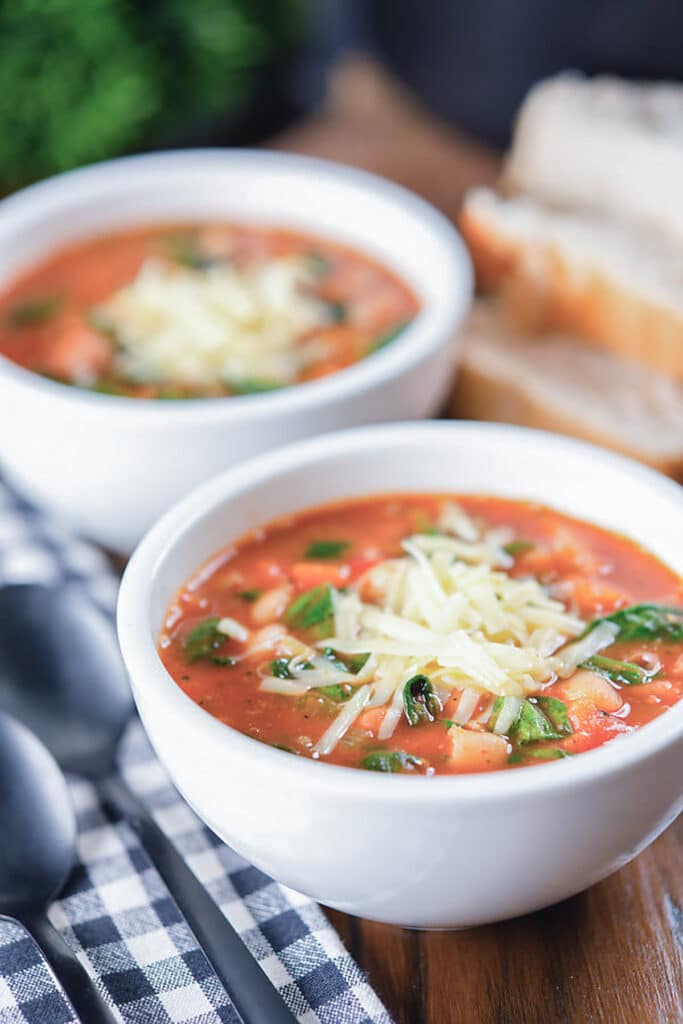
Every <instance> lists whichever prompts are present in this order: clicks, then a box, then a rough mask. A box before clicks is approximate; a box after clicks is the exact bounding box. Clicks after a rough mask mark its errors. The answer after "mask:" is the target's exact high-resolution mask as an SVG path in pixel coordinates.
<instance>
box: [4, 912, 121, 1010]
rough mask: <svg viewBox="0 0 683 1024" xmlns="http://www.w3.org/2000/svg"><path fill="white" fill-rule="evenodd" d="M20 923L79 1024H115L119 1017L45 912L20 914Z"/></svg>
mask: <svg viewBox="0 0 683 1024" xmlns="http://www.w3.org/2000/svg"><path fill="white" fill-rule="evenodd" d="M21 923H22V924H23V926H24V928H25V929H26V930H27V931H28V932H29V934H30V935H31V936H32V937H33V938H34V939H35V941H36V942H37V944H38V946H39V947H40V950H41V952H42V954H43V956H44V957H45V959H46V960H47V962H48V964H49V965H50V967H51V968H52V971H53V973H54V975H55V977H56V978H57V980H58V981H59V983H60V985H61V986H62V988H63V989H64V991H65V992H66V994H67V996H68V997H69V999H70V1001H71V1005H72V1006H73V1008H74V1010H75V1011H76V1014H77V1016H78V1018H79V1020H80V1021H81V1024H117V1022H118V1018H117V1017H115V1016H114V1014H113V1012H112V1010H111V1009H110V1008H109V1005H108V1004H107V1002H106V1001H105V999H104V996H102V995H100V993H99V992H98V990H97V988H96V987H95V982H94V981H93V979H92V978H91V977H90V975H89V974H88V972H87V971H86V969H85V967H84V966H83V965H82V963H81V962H80V960H79V959H78V957H77V956H76V954H75V953H74V951H73V949H72V948H71V946H70V945H69V944H68V943H67V942H65V941H64V939H63V938H62V936H61V935H60V934H59V932H58V931H57V929H56V928H55V927H54V925H52V924H50V921H49V920H48V918H47V915H46V914H36V915H23V916H22V917H21Z"/></svg>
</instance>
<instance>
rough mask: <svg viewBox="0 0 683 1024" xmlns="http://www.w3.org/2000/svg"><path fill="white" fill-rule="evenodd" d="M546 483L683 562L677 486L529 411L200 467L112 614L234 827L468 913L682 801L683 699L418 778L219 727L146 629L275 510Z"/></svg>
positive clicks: (176, 752)
mask: <svg viewBox="0 0 683 1024" xmlns="http://www.w3.org/2000/svg"><path fill="white" fill-rule="evenodd" d="M406 490H414V491H455V492H457V491H465V492H470V493H477V492H479V493H494V494H498V495H509V496H513V497H518V498H526V499H528V500H532V501H534V500H535V501H543V502H548V501H549V496H552V498H551V500H550V502H549V503H550V504H552V505H554V506H555V507H557V508H559V509H561V510H563V511H566V512H568V513H569V514H572V515H576V516H579V517H582V518H585V519H589V520H591V521H593V522H597V523H600V524H601V525H604V526H607V527H609V528H611V529H616V530H619V531H622V532H624V533H627V534H628V535H630V536H631V537H633V538H634V539H636V540H638V541H640V542H641V543H643V544H644V545H645V546H647V547H648V548H649V549H650V550H651V551H653V552H654V553H655V554H658V555H659V556H660V557H662V558H663V559H665V560H666V561H667V562H668V563H669V564H670V565H671V566H672V567H673V568H674V569H676V571H678V572H683V551H681V547H680V543H679V537H680V527H681V519H682V516H681V513H682V511H683V492H681V491H680V489H679V488H677V487H676V485H674V484H672V483H671V482H669V481H666V480H664V478H662V477H659V476H658V475H657V474H654V473H652V472H651V471H648V470H644V469H642V468H641V467H638V466H636V465H634V464H633V463H630V462H629V461H628V460H625V459H622V458H620V457H618V456H614V455H611V454H608V453H606V452H601V451H599V450H598V449H594V448H591V447H590V446H588V445H583V444H579V443H577V442H570V441H567V440H565V439H561V438H555V437H551V436H549V435H544V434H540V433H537V432H533V431H523V430H517V429H514V428H505V427H499V426H493V425H491V426H489V425H480V424H477V425H474V424H455V423H443V424H412V425H401V426H394V427H384V428H376V429H367V430H357V431H351V432H348V431H347V432H345V433H344V434H340V435H336V436H332V437H329V438H322V439H320V441H316V442H310V443H308V444H304V445H298V446H294V447H292V448H288V449H285V450H282V451H280V452H275V453H273V454H271V455H270V456H266V457H264V458H261V459H258V460H254V461H253V462H252V463H250V464H248V465H246V466H244V467H241V468H238V469H237V470H235V471H234V472H232V473H229V474H225V475H223V476H222V477H220V478H218V479H217V480H215V481H213V482H211V483H210V484H208V485H205V486H204V487H203V488H201V489H200V490H199V491H198V492H197V493H196V494H195V495H193V496H191V497H190V498H189V499H188V500H187V501H186V502H184V503H183V504H182V505H181V506H180V507H179V508H178V509H176V510H174V511H173V512H172V513H171V514H170V515H169V516H167V517H165V519H164V520H163V521H162V522H161V523H160V524H158V525H157V527H155V528H154V530H153V531H152V532H151V533H150V535H149V536H148V538H147V539H146V540H145V541H144V542H143V544H142V545H141V547H140V549H139V550H138V552H137V553H136V554H135V556H134V557H133V560H132V562H131V564H130V566H129V569H128V570H127V573H126V575H125V577H124V582H123V585H122V591H121V598H120V606H119V632H120V639H121V645H122V650H123V654H124V658H125V660H126V663H127V666H128V669H129V673H130V675H131V680H132V684H133V690H134V693H135V699H136V702H137V705H138V708H139V711H140V714H141V717H142V720H143V722H144V724H145V728H146V730H147V732H148V734H149V736H150V738H151V740H152V743H153V744H154V746H155V748H156V750H157V752H158V754H159V756H160V757H161V759H162V760H163V761H164V763H165V764H166V765H167V767H168V769H169V771H170V773H171V775H172V777H173V779H174V781H175V783H176V785H177V786H178V788H179V789H180V790H181V792H182V793H183V794H184V796H185V797H186V799H187V800H188V802H189V803H190V804H191V805H192V806H193V807H194V808H195V809H196V810H197V812H198V813H199V815H200V816H201V817H202V818H204V820H205V821H206V822H207V823H208V824H209V826H210V827H211V828H212V829H213V830H214V831H215V832H216V833H217V834H218V835H220V836H221V837H222V838H223V839H225V840H226V841H227V842H229V843H230V844H231V845H232V846H233V847H234V848H235V849H236V850H237V851H238V852H240V853H241V854H243V855H244V856H245V857H247V858H248V859H249V860H251V861H252V862H253V863H255V864H256V865H257V866H258V867H260V868H261V869H262V870H264V871H266V872H268V873H269V874H272V875H273V876H274V877H276V878H277V879H279V880H280V881H283V882H285V883H286V884H288V885H290V886H292V887H293V888H295V889H299V890H301V891H303V892H306V893H308V894H310V895H311V896H313V897H315V898H316V899H318V900H320V901H321V902H323V903H326V904H329V905H331V906H335V907H338V908H340V909H342V910H345V911H347V912H349V913H355V914H360V915H363V916H366V917H371V918H376V919H378V920H382V921H387V922H391V923H396V924H402V925H406V926H414V927H464V926H469V925H474V924H481V923H485V922H488V921H494V920H500V919H503V918H505V917H510V916H513V915H517V914H521V913H526V912H529V911H531V910H534V909H537V908H539V907H542V906H546V905H548V904H550V903H553V902H556V901H557V900H560V899H563V898H565V897H567V896H570V895H572V894H574V893H576V892H578V891H580V890H582V889H584V888H586V887H587V886H589V885H591V884H592V883H594V882H595V881H597V880H599V879H600V878H602V877H604V876H605V875H607V874H609V873H610V872H612V871H614V870H615V869H616V868H618V867H620V866H621V865H623V864H625V863H626V862H627V861H628V860H630V859H631V858H632V857H633V856H635V855H636V854H637V853H638V852H639V851H640V850H641V849H642V848H643V847H644V846H646V845H647V844H648V843H649V842H651V841H652V839H653V838H654V837H655V836H656V835H657V834H659V833H660V832H661V831H662V830H663V829H664V828H665V827H666V826H667V825H668V824H669V823H670V822H671V821H672V820H673V819H674V818H675V816H676V815H677V814H678V813H679V812H680V810H681V807H682V805H683V795H682V787H681V766H682V762H683V706H678V707H677V708H675V709H674V710H672V711H670V712H668V713H667V714H666V715H665V716H663V718H662V719H660V720H658V721H657V722H655V723H653V724H651V725H649V726H647V727H645V728H644V729H641V730H639V732H638V733H637V734H636V735H633V736H629V737H628V738H626V739H625V740H620V741H617V742H616V743H613V744H609V745H607V746H606V747H604V748H602V749H600V750H597V751H593V752H590V753H586V754H582V755H581V756H580V757H578V758H575V759H572V761H570V762H565V763H562V764H555V765H552V766H548V765H546V766H540V767H534V768H525V769H523V770H521V771H517V772H509V773H502V774H501V773H491V774H488V775H487V774H482V775H477V776H467V777H441V778H433V779H422V778H419V779H410V778H405V777H387V776H378V775H374V774H373V773H366V772H360V771H354V770H352V769H344V768H338V767H335V766H329V765H315V764H311V763H310V762H309V761H308V760H307V759H303V758H293V757H292V756H291V755H287V754H283V753H282V752H280V751H277V750H273V749H271V748H269V747H267V746H265V745H263V744H259V743H257V742H256V741H253V740H251V739H249V738H247V737H245V736H242V735H241V734H239V733H236V732H235V731H233V730H231V729H228V728H227V727H225V726H224V725H222V724H221V723H219V722H218V721H217V720H215V719H213V718H211V716H210V715H208V714H207V713H205V712H204V711H203V710H202V709H200V708H199V707H198V706H197V705H195V704H194V703H193V702H192V701H190V700H189V698H187V697H186V696H185V695H184V694H183V693H182V691H181V690H180V689H179V688H178V687H177V686H175V685H174V684H173V683H172V681H171V680H170V678H169V677H168V675H167V674H166V672H165V670H164V669H163V666H162V665H161V662H160V661H159V659H158V656H157V654H156V651H155V649H154V638H155V636H156V634H157V632H158V630H159V628H160V625H161V622H162V618H163V614H164V610H165V608H166V607H167V604H168V602H169V600H170V599H171V597H172V595H173V593H174V592H175V590H176V589H177V587H178V586H179V585H180V584H181V583H182V582H183V581H184V580H185V579H186V578H187V576H188V575H189V574H190V573H191V572H192V571H193V570H194V569H196V567H197V566H198V565H199V564H200V563H201V562H202V561H203V560H205V559H207V558H208V557H209V556H210V555H211V554H212V553H213V552H215V551H216V550H217V548H219V547H220V546H221V545H224V544H226V543H228V542H229V541H230V540H232V539H234V538H236V537H238V536H239V535H240V534H241V533H242V532H243V531H244V530H245V529H247V528H250V527H253V526H254V525H256V524H257V523H259V522H263V521H267V520H268V519H270V518H271V517H273V516H278V515H281V514H285V513H287V512H291V511H294V510H296V509H298V508H303V507H306V506H307V505H310V504H315V503H319V502H325V501H329V500H334V499H336V498H344V497H350V496H353V495H364V494H367V493H381V492H390V491H406Z"/></svg>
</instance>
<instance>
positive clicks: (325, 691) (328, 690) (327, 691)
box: [314, 683, 353, 704]
mask: <svg viewBox="0 0 683 1024" xmlns="http://www.w3.org/2000/svg"><path fill="white" fill-rule="evenodd" d="M314 692H315V693H319V694H320V695H321V696H322V697H327V698H328V699H329V700H333V701H335V702H337V703H340V704H341V703H344V701H347V700H348V699H349V697H350V696H351V695H352V694H353V689H352V688H351V687H350V686H349V684H348V683H333V684H332V685H331V686H318V687H316V689H315V691H314Z"/></svg>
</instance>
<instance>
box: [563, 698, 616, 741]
mask: <svg viewBox="0 0 683 1024" xmlns="http://www.w3.org/2000/svg"><path fill="white" fill-rule="evenodd" d="M569 720H570V722H571V724H572V728H573V729H574V732H573V734H572V735H571V736H569V737H567V739H566V740H563V741H562V744H561V746H563V747H564V749H565V750H568V751H569V752H570V753H572V754H579V753H581V752H582V751H584V750H593V749H594V747H599V746H601V745H602V744H603V743H606V742H607V741H608V740H611V739H614V737H615V736H620V735H622V734H624V733H627V732H632V731H633V728H634V727H633V726H631V725H629V724H628V723H627V722H625V721H624V719H623V718H617V717H616V716H615V715H610V714H608V713H607V712H606V711H600V710H598V708H596V706H595V704H593V703H592V701H589V700H580V701H575V702H574V703H573V704H572V705H571V706H570V708H569Z"/></svg>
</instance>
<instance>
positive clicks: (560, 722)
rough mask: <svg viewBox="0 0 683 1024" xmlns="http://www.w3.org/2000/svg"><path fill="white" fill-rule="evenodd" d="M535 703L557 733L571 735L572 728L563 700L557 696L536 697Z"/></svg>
mask: <svg viewBox="0 0 683 1024" xmlns="http://www.w3.org/2000/svg"><path fill="white" fill-rule="evenodd" d="M536 703H537V704H538V706H539V707H540V709H541V711H542V712H543V714H544V715H545V716H546V718H547V719H548V721H549V722H550V724H551V726H552V727H553V729H554V730H555V732H556V733H557V734H559V735H560V736H571V734H572V733H573V731H574V730H573V729H572V724H571V722H570V721H569V716H568V715H567V705H566V704H565V703H563V701H561V700H558V699H557V697H537V698H536Z"/></svg>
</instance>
